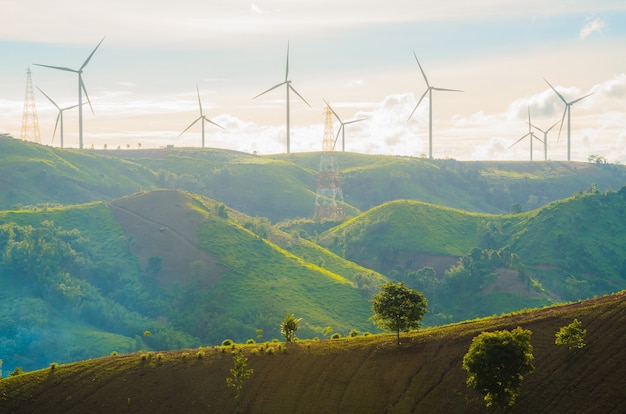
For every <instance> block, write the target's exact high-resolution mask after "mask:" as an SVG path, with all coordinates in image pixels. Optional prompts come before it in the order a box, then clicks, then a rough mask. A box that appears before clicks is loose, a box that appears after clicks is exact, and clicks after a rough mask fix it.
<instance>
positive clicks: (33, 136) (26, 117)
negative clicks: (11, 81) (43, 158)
mask: <svg viewBox="0 0 626 414" xmlns="http://www.w3.org/2000/svg"><path fill="white" fill-rule="evenodd" d="M20 138H21V139H23V140H26V141H31V142H36V143H37V144H41V137H40V136H39V119H38V118H37V104H36V102H35V92H34V91H33V78H32V76H31V72H30V66H29V67H28V69H26V96H25V97H24V113H23V115H22V131H21V133H20Z"/></svg>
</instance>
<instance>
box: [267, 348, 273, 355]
mask: <svg viewBox="0 0 626 414" xmlns="http://www.w3.org/2000/svg"><path fill="white" fill-rule="evenodd" d="M267 355H274V348H271V347H270V348H267Z"/></svg>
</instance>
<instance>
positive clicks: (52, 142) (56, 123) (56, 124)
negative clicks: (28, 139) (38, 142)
mask: <svg viewBox="0 0 626 414" xmlns="http://www.w3.org/2000/svg"><path fill="white" fill-rule="evenodd" d="M61 116H62V113H61V110H59V114H58V115H57V121H56V122H55V123H54V132H52V141H51V142H50V143H51V144H54V135H55V134H56V133H57V126H59V119H61Z"/></svg>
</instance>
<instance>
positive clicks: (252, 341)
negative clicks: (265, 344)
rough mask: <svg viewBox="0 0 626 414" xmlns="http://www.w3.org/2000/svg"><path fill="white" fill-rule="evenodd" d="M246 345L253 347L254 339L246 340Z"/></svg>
mask: <svg viewBox="0 0 626 414" xmlns="http://www.w3.org/2000/svg"><path fill="white" fill-rule="evenodd" d="M246 344H247V345H254V344H256V341H255V340H254V339H252V338H251V339H248V340H247V341H246Z"/></svg>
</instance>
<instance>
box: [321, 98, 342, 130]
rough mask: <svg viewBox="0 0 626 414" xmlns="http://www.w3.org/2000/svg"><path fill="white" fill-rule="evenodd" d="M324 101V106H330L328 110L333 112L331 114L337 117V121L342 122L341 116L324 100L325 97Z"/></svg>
mask: <svg viewBox="0 0 626 414" xmlns="http://www.w3.org/2000/svg"><path fill="white" fill-rule="evenodd" d="M324 103H325V104H326V106H328V107H329V108H330V111H331V112H332V113H333V115H335V118H337V121H339V123H340V124H343V122H341V118H339V115H337V112H335V110H334V109H333V107H332V106H330V104H329V103H328V102H327V101H326V99H324Z"/></svg>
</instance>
